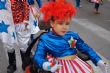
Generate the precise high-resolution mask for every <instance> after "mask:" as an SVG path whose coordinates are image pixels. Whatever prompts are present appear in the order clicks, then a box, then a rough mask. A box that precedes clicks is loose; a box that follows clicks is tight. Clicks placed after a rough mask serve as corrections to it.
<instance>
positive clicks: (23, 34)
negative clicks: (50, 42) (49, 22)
mask: <svg viewBox="0 0 110 73" xmlns="http://www.w3.org/2000/svg"><path fill="white" fill-rule="evenodd" d="M21 1H22V2H23V3H24V5H25V6H27V8H29V7H28V6H29V5H28V3H27V1H26V0H21ZM20 3H21V2H20ZM17 4H18V5H17ZM16 5H17V6H18V8H21V9H16V8H17V6H16ZM13 6H14V7H16V8H15V11H14V10H13V9H14V8H12V7H13ZM19 6H20V4H19V0H0V40H1V41H2V42H3V46H4V49H7V52H8V57H9V66H8V68H7V73H10V72H11V73H13V72H14V71H15V70H16V59H15V48H16V47H15V44H17V45H18V46H19V48H20V51H21V57H22V62H23V63H24V60H25V59H24V58H25V57H24V56H25V52H26V50H27V47H28V41H29V39H30V35H31V34H36V33H37V32H38V31H39V28H38V19H35V18H34V16H33V13H32V11H31V9H30V10H29V14H27V16H25V17H27V19H28V20H27V21H23V20H22V18H20V17H19V16H18V17H17V15H19V13H20V11H18V13H16V11H17V10H21V11H23V10H24V9H23V7H19ZM13 12H15V17H14V13H13ZM24 12H25V10H24ZM24 14H25V13H24ZM21 16H23V15H22V14H21ZM17 19H18V20H17ZM19 20H22V21H21V22H19ZM15 21H18V22H17V23H15ZM25 23H26V24H27V23H28V25H25ZM23 69H24V67H23Z"/></svg>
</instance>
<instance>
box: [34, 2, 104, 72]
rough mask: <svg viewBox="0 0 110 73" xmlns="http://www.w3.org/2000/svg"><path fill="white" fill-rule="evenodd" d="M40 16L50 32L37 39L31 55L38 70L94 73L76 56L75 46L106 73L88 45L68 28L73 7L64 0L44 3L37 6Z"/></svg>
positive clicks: (74, 11)
mask: <svg viewBox="0 0 110 73" xmlns="http://www.w3.org/2000/svg"><path fill="white" fill-rule="evenodd" d="M40 11H41V13H43V15H44V16H43V17H44V18H43V19H44V21H45V22H47V23H48V22H49V23H50V25H51V27H52V31H49V32H47V33H44V34H43V35H41V37H40V38H39V42H38V44H37V45H36V52H35V55H34V61H35V65H36V66H37V68H39V69H43V70H45V71H50V72H52V73H53V72H54V73H64V72H66V73H94V71H93V69H92V67H91V66H90V65H89V64H88V63H87V62H85V61H83V60H81V59H80V58H79V57H78V56H77V49H78V50H79V51H81V52H83V53H86V54H87V55H88V56H89V57H90V60H91V61H92V62H93V63H94V64H95V65H96V66H98V67H100V68H101V70H102V72H103V73H106V65H105V63H104V62H103V60H102V59H101V58H100V56H99V55H98V54H97V53H96V52H95V51H94V50H93V49H92V48H91V47H90V46H88V45H87V44H86V43H85V42H84V41H83V40H82V39H81V37H80V36H79V34H78V33H76V32H72V31H68V30H69V26H70V22H71V20H72V18H73V17H74V16H75V14H76V8H75V7H74V6H73V5H72V4H71V3H69V2H66V1H65V0H58V1H56V2H48V3H47V4H44V5H43V6H42V7H41V10H40Z"/></svg>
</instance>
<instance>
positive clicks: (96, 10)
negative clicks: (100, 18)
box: [91, 0, 103, 14]
mask: <svg viewBox="0 0 110 73" xmlns="http://www.w3.org/2000/svg"><path fill="white" fill-rule="evenodd" d="M91 2H93V3H94V4H95V6H94V13H96V14H100V12H99V7H100V4H102V3H103V1H102V0H91Z"/></svg>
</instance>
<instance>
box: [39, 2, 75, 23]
mask: <svg viewBox="0 0 110 73" xmlns="http://www.w3.org/2000/svg"><path fill="white" fill-rule="evenodd" d="M40 11H41V13H43V15H44V17H43V19H44V21H45V22H49V21H50V20H51V19H52V17H53V18H54V20H64V19H67V18H71V17H72V16H74V15H75V14H76V8H75V7H74V6H73V5H72V4H70V3H69V2H66V1H65V0H57V1H56V2H48V3H46V4H44V5H43V7H42V8H41V9H40Z"/></svg>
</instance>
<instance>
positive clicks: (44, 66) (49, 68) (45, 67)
mask: <svg viewBox="0 0 110 73" xmlns="http://www.w3.org/2000/svg"><path fill="white" fill-rule="evenodd" d="M60 67H61V65H59V64H55V65H54V66H52V67H51V66H50V62H44V63H43V69H44V70H46V71H51V72H55V71H57V70H58V69H59V68H60Z"/></svg>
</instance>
